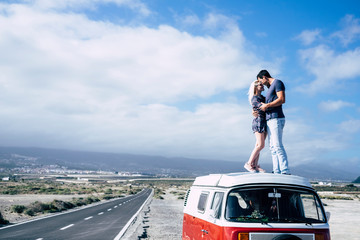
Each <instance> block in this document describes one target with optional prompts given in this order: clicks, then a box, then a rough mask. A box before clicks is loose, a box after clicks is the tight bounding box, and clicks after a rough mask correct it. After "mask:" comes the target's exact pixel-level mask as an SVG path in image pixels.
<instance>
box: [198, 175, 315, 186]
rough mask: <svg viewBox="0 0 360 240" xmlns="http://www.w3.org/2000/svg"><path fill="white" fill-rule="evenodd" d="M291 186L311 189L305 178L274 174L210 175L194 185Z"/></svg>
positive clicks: (199, 178) (201, 178) (202, 177)
mask: <svg viewBox="0 0 360 240" xmlns="http://www.w3.org/2000/svg"><path fill="white" fill-rule="evenodd" d="M257 183H259V184H266V183H271V184H274V183H275V184H290V185H298V186H305V187H311V184H310V182H309V181H308V180H307V179H306V178H304V177H299V176H295V175H284V174H272V173H249V172H239V173H228V174H210V175H207V176H201V177H197V178H196V179H195V181H194V183H193V185H196V186H213V187H233V186H238V185H245V184H257Z"/></svg>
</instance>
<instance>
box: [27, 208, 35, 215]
mask: <svg viewBox="0 0 360 240" xmlns="http://www.w3.org/2000/svg"><path fill="white" fill-rule="evenodd" d="M25 214H27V215H29V216H35V212H34V210H32V209H26V210H25Z"/></svg>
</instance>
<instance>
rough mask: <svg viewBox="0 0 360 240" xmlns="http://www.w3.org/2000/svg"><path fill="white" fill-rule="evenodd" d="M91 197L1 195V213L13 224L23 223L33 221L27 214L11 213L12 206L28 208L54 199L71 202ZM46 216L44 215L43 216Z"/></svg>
mask: <svg viewBox="0 0 360 240" xmlns="http://www.w3.org/2000/svg"><path fill="white" fill-rule="evenodd" d="M88 196H90V195H86V194H84V195H55V194H54V195H50V194H48V195H41V194H18V195H0V211H1V213H2V215H3V217H4V218H5V219H6V220H8V221H10V222H11V223H17V222H22V221H25V220H28V219H33V218H34V217H30V216H28V215H26V214H24V213H23V214H18V213H13V212H11V206H12V205H24V206H27V205H29V204H30V203H33V202H35V201H39V202H42V203H49V202H52V201H53V200H54V199H57V200H62V201H71V200H72V199H73V198H86V197H88ZM42 216H44V215H42Z"/></svg>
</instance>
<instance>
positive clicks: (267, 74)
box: [256, 69, 271, 79]
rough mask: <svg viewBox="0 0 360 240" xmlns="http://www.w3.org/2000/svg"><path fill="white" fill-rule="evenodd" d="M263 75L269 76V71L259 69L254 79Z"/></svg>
mask: <svg viewBox="0 0 360 240" xmlns="http://www.w3.org/2000/svg"><path fill="white" fill-rule="evenodd" d="M263 76H265V77H267V78H271V76H270V73H269V72H268V71H267V70H265V69H264V70H261V71H260V72H259V73H258V75H257V77H256V79H258V78H263Z"/></svg>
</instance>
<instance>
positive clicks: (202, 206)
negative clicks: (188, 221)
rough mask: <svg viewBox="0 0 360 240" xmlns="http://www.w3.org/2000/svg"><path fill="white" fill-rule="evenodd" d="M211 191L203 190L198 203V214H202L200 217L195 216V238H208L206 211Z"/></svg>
mask: <svg viewBox="0 0 360 240" xmlns="http://www.w3.org/2000/svg"><path fill="white" fill-rule="evenodd" d="M209 194H210V193H209V192H201V194H200V197H199V201H198V205H197V211H198V215H202V216H201V217H200V218H195V217H194V219H193V220H194V229H193V231H194V232H193V236H194V237H195V238H194V239H207V235H208V231H207V230H206V226H205V225H206V221H205V220H204V219H205V211H206V205H207V201H208V198H209Z"/></svg>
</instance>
